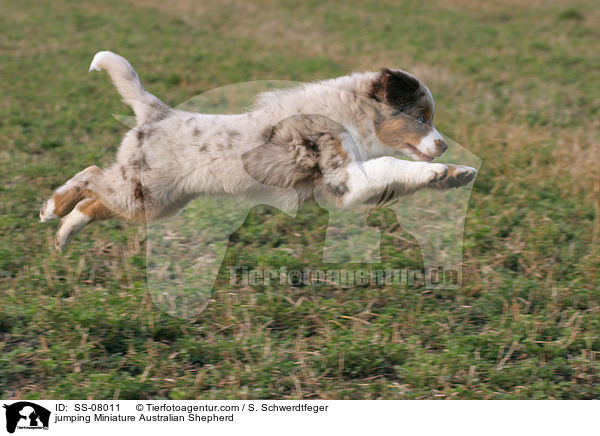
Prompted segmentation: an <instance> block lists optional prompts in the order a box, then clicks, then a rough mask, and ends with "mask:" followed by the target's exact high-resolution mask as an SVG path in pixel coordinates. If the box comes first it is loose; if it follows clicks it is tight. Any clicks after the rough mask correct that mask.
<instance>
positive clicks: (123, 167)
mask: <svg viewBox="0 0 600 436" xmlns="http://www.w3.org/2000/svg"><path fill="white" fill-rule="evenodd" d="M120 168H121V177H123V180H127V170H126V169H125V166H124V165H121V167H120Z"/></svg>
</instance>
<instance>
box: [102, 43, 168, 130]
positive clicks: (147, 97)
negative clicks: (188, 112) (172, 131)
mask: <svg viewBox="0 0 600 436" xmlns="http://www.w3.org/2000/svg"><path fill="white" fill-rule="evenodd" d="M100 70H106V71H108V74H109V75H110V78H111V79H112V81H113V83H114V84H115V86H116V87H117V90H118V91H119V93H120V94H121V96H122V97H123V101H124V102H125V103H127V104H128V105H130V106H131V107H132V109H133V112H135V116H136V118H137V122H138V124H143V123H144V122H145V121H147V120H149V119H151V118H153V117H158V116H160V115H162V114H164V112H166V111H168V110H169V107H168V106H167V105H166V104H164V103H163V102H162V101H160V100H159V99H158V98H156V97H155V96H154V95H152V94H150V93H149V92H148V91H146V89H144V87H143V86H142V83H141V82H140V78H139V76H138V74H137V73H136V72H135V70H134V69H133V67H132V66H131V64H130V63H129V62H127V60H126V59H125V58H124V57H121V56H119V55H118V54H115V53H112V52H110V51H99V52H98V53H96V55H95V56H94V59H93V60H92V64H91V65H90V71H100Z"/></svg>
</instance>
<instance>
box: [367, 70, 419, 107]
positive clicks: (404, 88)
mask: <svg viewBox="0 0 600 436" xmlns="http://www.w3.org/2000/svg"><path fill="white" fill-rule="evenodd" d="M420 87H421V84H420V82H419V81H418V80H417V79H416V78H415V77H414V76H411V75H410V74H408V73H406V72H404V71H402V70H391V69H389V68H383V69H382V70H381V72H380V73H379V75H378V77H377V79H376V80H375V81H374V82H373V85H372V86H371V92H370V93H369V95H370V96H371V97H372V98H374V99H376V100H377V101H381V102H382V103H386V104H389V105H390V106H394V107H401V106H404V105H406V104H409V103H411V102H413V101H415V100H416V99H417V98H418V90H419V88H420Z"/></svg>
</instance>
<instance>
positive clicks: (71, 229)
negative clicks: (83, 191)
mask: <svg viewBox="0 0 600 436" xmlns="http://www.w3.org/2000/svg"><path fill="white" fill-rule="evenodd" d="M86 201H93V200H83V201H82V202H81V203H80V204H82V203H84V202H86ZM80 204H78V206H79V205H80ZM91 221H92V218H91V217H90V216H88V215H85V214H84V213H82V212H80V211H79V208H78V207H76V208H75V209H73V210H72V211H71V212H70V213H69V214H68V215H67V216H65V217H64V218H63V219H62V220H61V223H60V227H59V228H58V231H57V232H56V239H55V245H56V249H57V250H58V251H63V250H64V248H65V247H66V246H67V245H68V244H69V242H70V241H71V239H72V238H73V236H75V235H76V234H77V233H79V232H80V231H81V229H83V228H84V227H85V226H86V225H88V224H89V223H90V222H91Z"/></svg>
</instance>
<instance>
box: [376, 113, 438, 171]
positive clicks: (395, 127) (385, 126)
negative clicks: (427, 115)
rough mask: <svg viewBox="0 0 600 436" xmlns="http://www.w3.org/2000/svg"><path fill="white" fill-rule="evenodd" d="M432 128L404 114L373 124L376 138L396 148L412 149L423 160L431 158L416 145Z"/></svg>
mask: <svg viewBox="0 0 600 436" xmlns="http://www.w3.org/2000/svg"><path fill="white" fill-rule="evenodd" d="M432 130H433V127H431V126H430V125H429V124H426V123H419V122H418V121H417V120H415V119H414V118H412V117H410V116H406V115H401V116H400V117H398V118H394V119H391V120H386V121H383V122H382V123H380V124H379V125H376V126H375V134H376V135H377V139H379V141H381V142H382V143H383V144H385V145H387V146H388V147H391V148H395V149H396V150H402V151H407V150H408V151H412V152H413V153H414V154H416V155H418V156H419V157H422V158H423V160H431V156H427V155H425V154H424V153H422V152H421V151H419V150H417V148H416V147H417V145H418V144H419V143H420V142H421V140H422V139H423V138H424V137H425V136H427V135H428V134H429V133H430V132H431V131H432Z"/></svg>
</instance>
